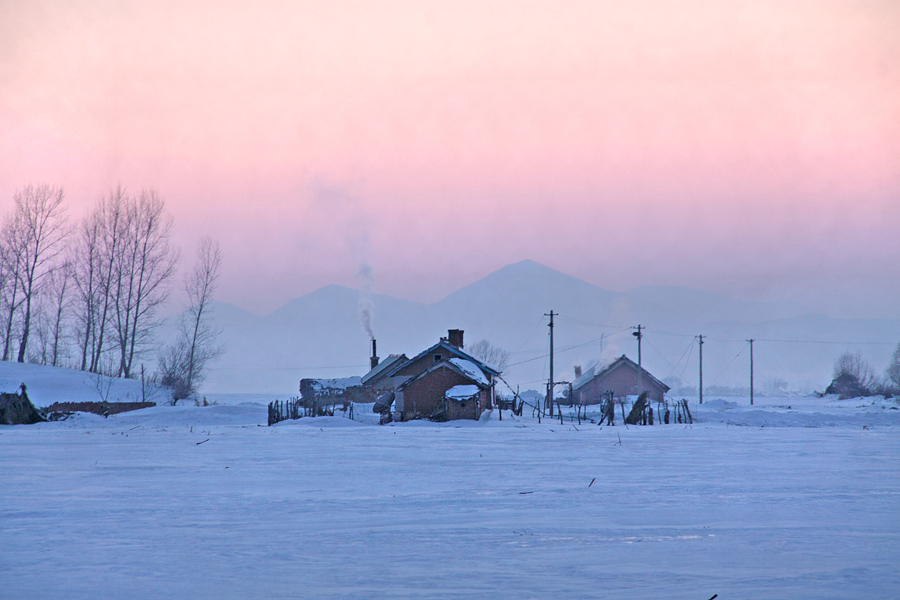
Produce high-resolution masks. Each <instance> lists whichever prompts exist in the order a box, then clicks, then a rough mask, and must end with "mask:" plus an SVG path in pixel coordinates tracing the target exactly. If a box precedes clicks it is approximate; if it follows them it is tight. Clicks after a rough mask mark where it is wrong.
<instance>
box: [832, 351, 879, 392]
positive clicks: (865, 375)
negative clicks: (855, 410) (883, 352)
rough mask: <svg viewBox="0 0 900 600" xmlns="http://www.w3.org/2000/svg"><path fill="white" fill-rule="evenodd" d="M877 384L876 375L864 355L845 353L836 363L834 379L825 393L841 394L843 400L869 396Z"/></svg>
mask: <svg viewBox="0 0 900 600" xmlns="http://www.w3.org/2000/svg"><path fill="white" fill-rule="evenodd" d="M875 384H876V381H875V373H874V371H872V367H870V366H869V363H868V362H866V360H865V359H864V358H863V357H862V354H860V353H859V352H857V353H856V354H853V353H852V352H845V353H844V354H842V355H841V356H840V357H839V358H838V359H837V361H835V363H834V379H833V380H832V382H831V384H830V385H829V386H828V387H827V388H826V389H825V393H826V394H839V395H840V396H841V397H842V398H853V397H855V396H868V395H871V394H872V393H873V391H872V390H873V388H874V387H875Z"/></svg>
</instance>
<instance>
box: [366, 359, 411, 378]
mask: <svg viewBox="0 0 900 600" xmlns="http://www.w3.org/2000/svg"><path fill="white" fill-rule="evenodd" d="M400 360H403V361H406V360H408V359H407V358H406V355H405V354H391V355H390V356H388V357H387V358H385V359H384V360H383V361H381V362H380V363H378V364H377V365H375V368H374V369H372V370H371V371H369V372H368V373H366V374H365V375H363V376H362V383H369V382H370V381H372V380H373V379H375V378H377V377H378V376H379V375H381V374H382V373H385V372H386V371H387V370H388V369H390V368H393V367H394V366H396V365H399V364H400V363H399V362H398V361H400ZM404 364H405V363H404Z"/></svg>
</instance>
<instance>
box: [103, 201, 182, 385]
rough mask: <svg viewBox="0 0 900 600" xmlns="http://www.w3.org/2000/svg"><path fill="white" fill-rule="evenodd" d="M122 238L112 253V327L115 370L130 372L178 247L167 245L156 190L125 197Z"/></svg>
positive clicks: (166, 222) (166, 223)
mask: <svg viewBox="0 0 900 600" xmlns="http://www.w3.org/2000/svg"><path fill="white" fill-rule="evenodd" d="M125 205H126V213H125V214H126V220H125V224H124V229H123V231H124V237H123V240H122V244H121V245H120V246H119V248H120V251H119V252H118V253H116V254H115V258H116V267H117V268H116V270H115V277H114V282H115V285H114V289H113V295H112V304H113V307H114V313H115V318H114V319H113V329H114V330H115V334H116V341H117V346H118V349H119V367H118V374H119V375H120V376H122V377H130V376H131V369H132V365H133V364H134V358H135V356H136V355H138V354H140V353H141V352H142V351H143V350H144V349H145V347H146V345H148V343H149V342H150V340H151V338H152V333H153V330H154V328H155V327H156V325H157V323H156V321H155V314H156V309H157V308H159V306H160V305H161V304H162V303H163V302H165V300H166V298H167V297H168V292H169V290H168V288H167V283H168V281H169V278H170V277H171V276H172V274H173V273H174V271H175V265H176V263H177V260H178V255H177V252H176V251H175V250H174V248H172V246H171V245H170V244H169V237H170V234H171V230H172V218H171V217H169V216H168V215H166V214H165V204H164V203H163V201H162V200H161V199H160V198H159V196H158V195H157V193H156V192H155V191H152V190H151V191H146V190H145V191H143V192H141V195H140V197H139V198H137V199H134V198H127V199H126V204H125Z"/></svg>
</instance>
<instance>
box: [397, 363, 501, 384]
mask: <svg viewBox="0 0 900 600" xmlns="http://www.w3.org/2000/svg"><path fill="white" fill-rule="evenodd" d="M458 363H469V367H468V368H466V367H465V366H460V364H458ZM471 367H475V369H476V371H477V372H473V371H472V369H471ZM438 369H450V370H451V371H454V372H456V373H458V374H460V375H462V376H463V377H465V378H466V379H468V380H469V381H471V382H472V384H474V385H475V386H477V387H478V388H479V389H487V388H489V387H490V384H489V383H488V379H487V377H485V375H484V372H482V371H481V370H480V368H479V367H476V366H475V365H474V364H472V363H471V362H469V361H459V360H454V359H452V358H451V359H443V360H441V361H439V362H436V363H434V364H433V365H431V366H430V367H429V368H427V369H425V370H424V371H422V372H421V373H419V374H418V375H416V376H415V377H410V378H409V379H407V380H406V381H404V382H403V383H401V384H400V386H399V387H398V388H397V389H398V390H404V389H406V388H407V387H408V386H409V385H410V384H411V383H413V382H414V381H418V380H420V379H422V378H423V377H425V376H426V375H428V374H429V373H432V372H434V371H436V370H438Z"/></svg>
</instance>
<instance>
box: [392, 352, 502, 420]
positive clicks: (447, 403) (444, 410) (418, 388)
mask: <svg viewBox="0 0 900 600" xmlns="http://www.w3.org/2000/svg"><path fill="white" fill-rule="evenodd" d="M492 390H493V388H492V386H491V384H490V382H489V380H488V377H487V375H485V373H484V372H483V371H482V370H481V369H480V368H479V367H478V366H477V365H476V364H475V363H473V362H471V361H469V360H466V359H464V358H458V357H453V358H444V359H441V360H440V361H438V362H436V363H433V364H432V365H431V366H430V367H428V368H427V369H426V370H425V371H423V372H421V373H419V374H418V375H416V376H414V377H411V378H409V379H407V380H406V381H405V382H404V383H402V384H400V386H399V387H398V388H397V391H396V394H395V398H394V410H395V412H399V413H401V419H402V420H404V421H407V420H410V419H421V418H425V419H433V420H436V421H445V420H446V421H450V420H454V419H478V418H479V417H481V413H482V412H484V411H485V410H487V409H488V408H490V407H491V405H492V404H491V400H492Z"/></svg>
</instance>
